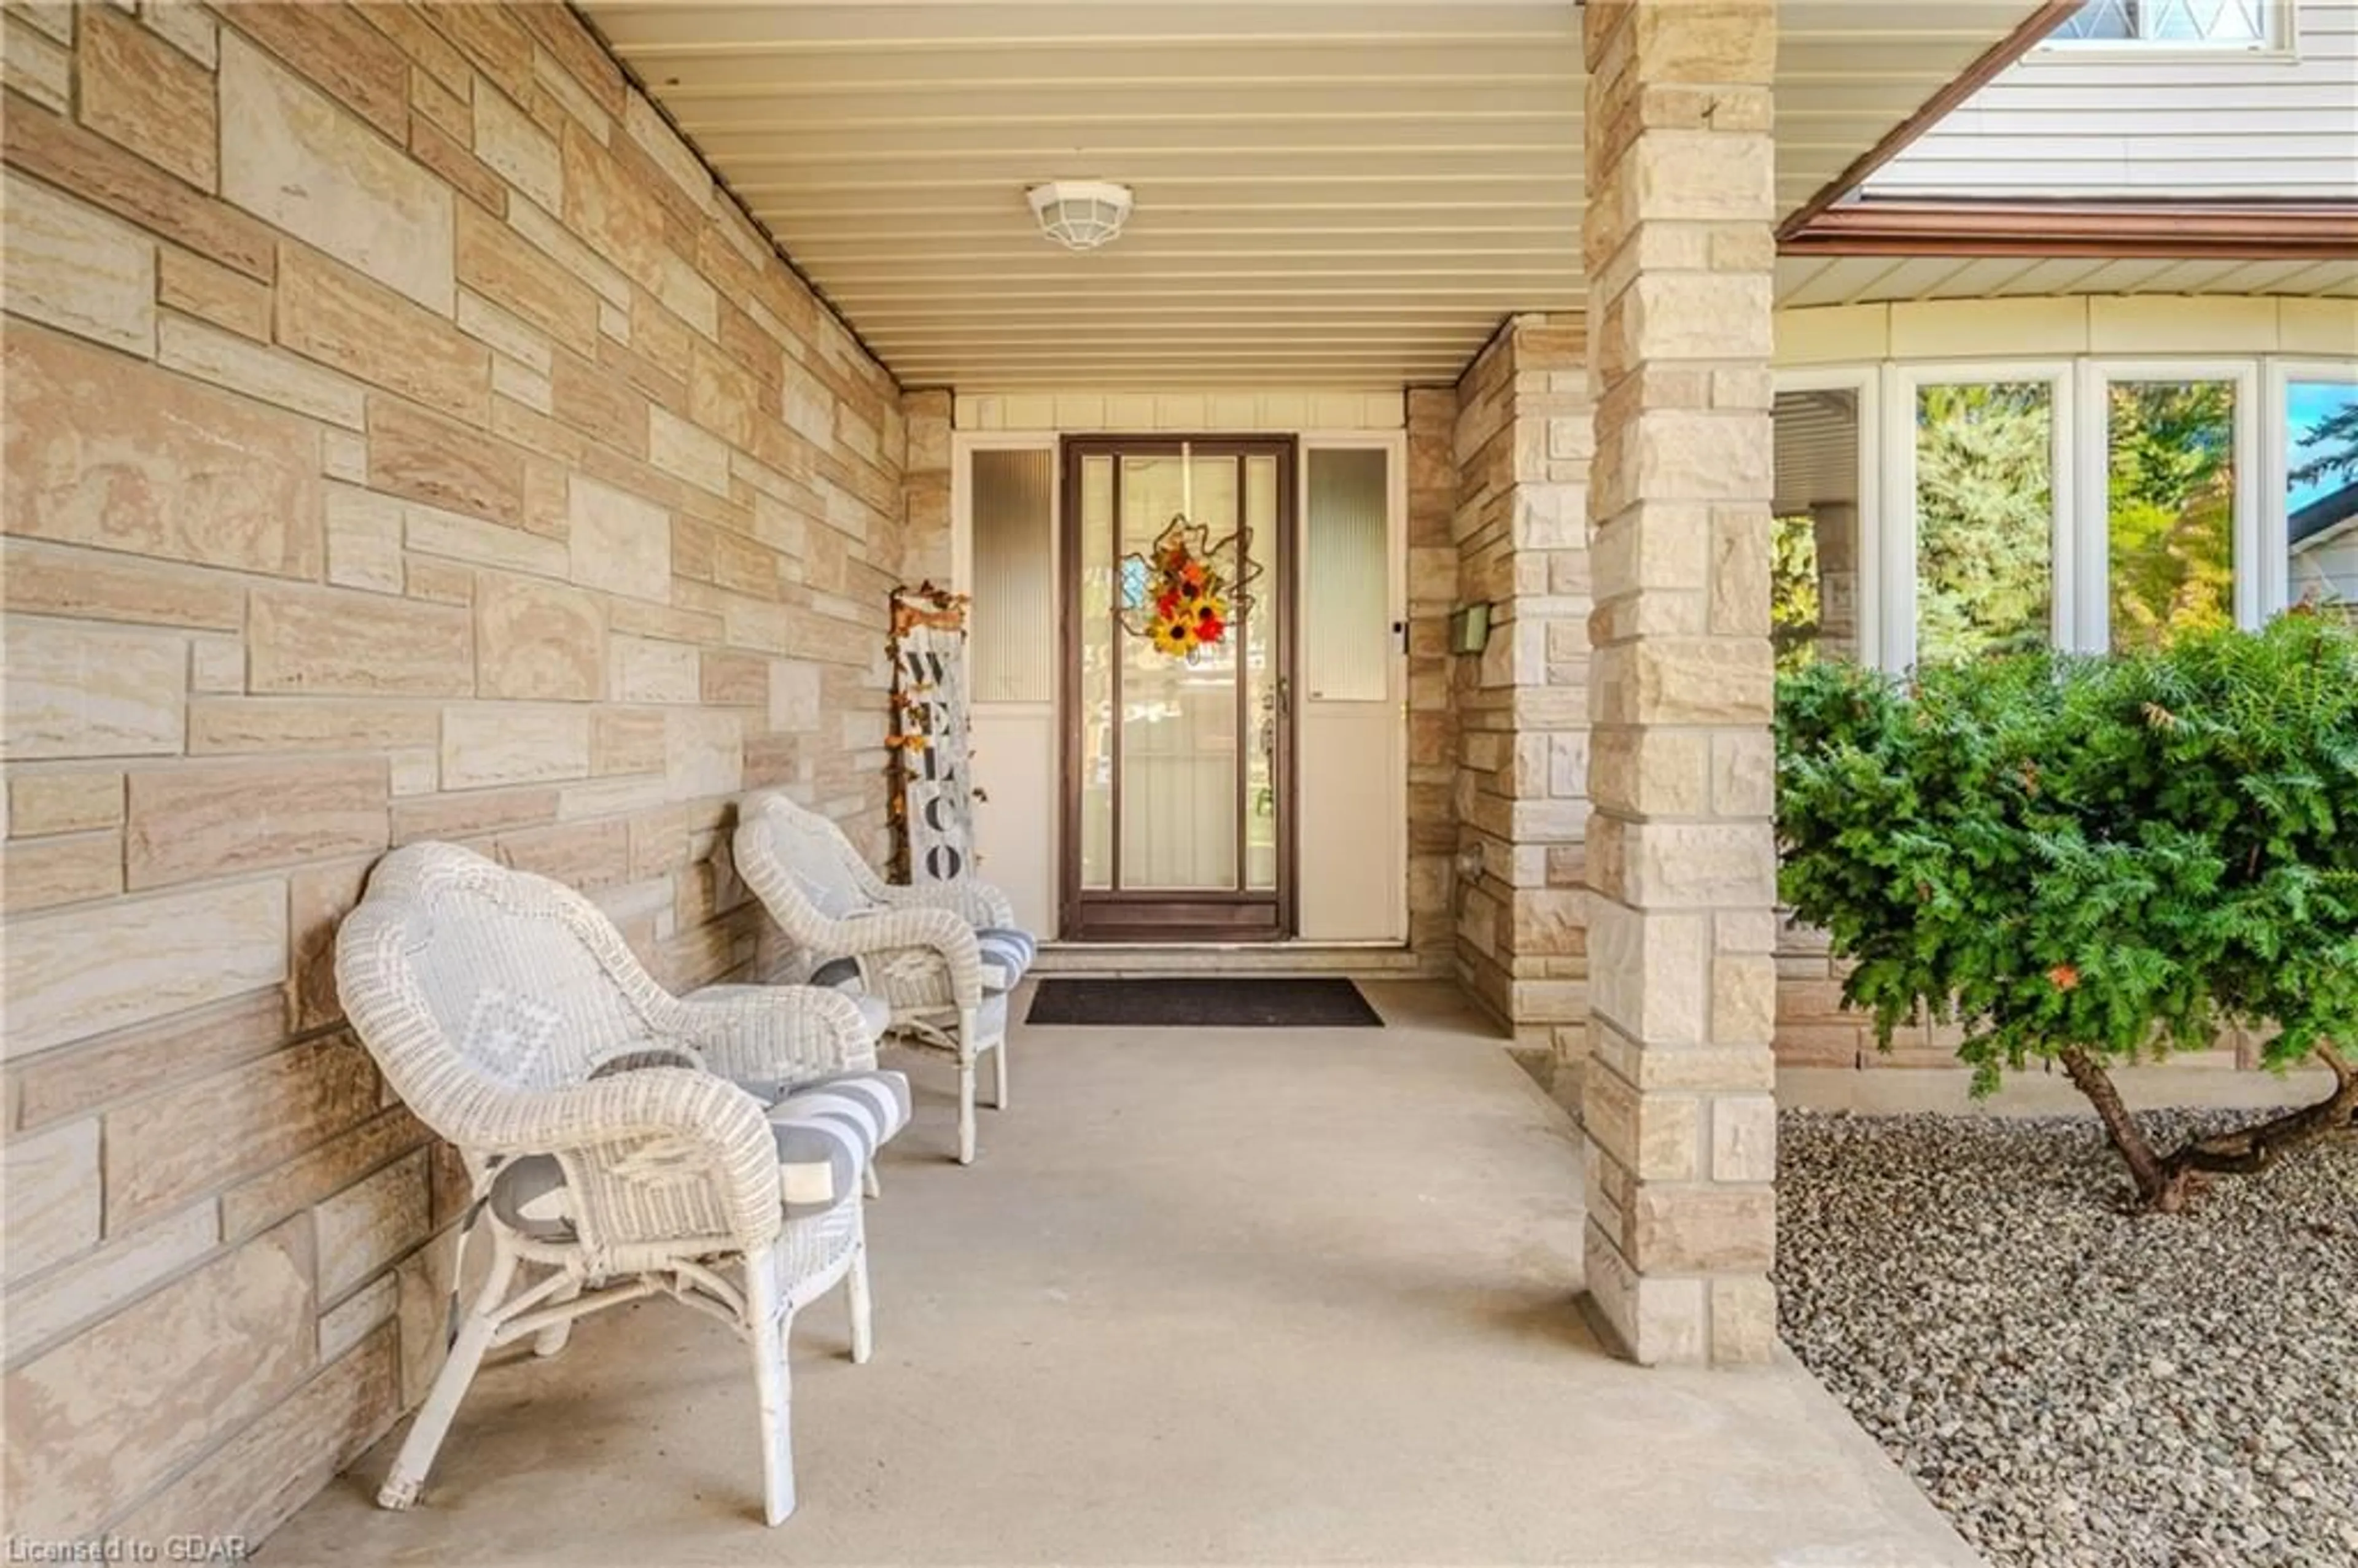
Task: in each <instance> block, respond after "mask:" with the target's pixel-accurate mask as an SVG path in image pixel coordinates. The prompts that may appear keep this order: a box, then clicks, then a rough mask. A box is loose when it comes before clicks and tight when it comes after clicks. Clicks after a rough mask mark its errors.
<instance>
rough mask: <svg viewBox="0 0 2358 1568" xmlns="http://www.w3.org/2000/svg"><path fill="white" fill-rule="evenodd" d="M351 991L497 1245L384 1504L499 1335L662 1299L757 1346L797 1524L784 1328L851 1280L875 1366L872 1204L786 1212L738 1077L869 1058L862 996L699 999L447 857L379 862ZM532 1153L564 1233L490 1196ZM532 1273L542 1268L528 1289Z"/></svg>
mask: <svg viewBox="0 0 2358 1568" xmlns="http://www.w3.org/2000/svg"><path fill="white" fill-rule="evenodd" d="M336 983H337V986H338V989H340V991H341V996H342V1000H343V1005H344V1009H345V1011H346V1014H347V1015H348V1017H349V1018H350V1020H351V1022H352V1027H353V1029H354V1030H355V1031H356V1032H357V1033H358V1034H359V1036H360V1038H361V1040H362V1042H363V1043H364V1044H366V1045H367V1047H368V1049H369V1051H370V1052H371V1053H372V1054H373V1055H374V1057H375V1059H376V1061H377V1063H378V1065H379V1066H380V1067H381V1068H382V1069H383V1071H384V1076H385V1078H386V1080H387V1081H388V1082H389V1083H390V1084H391V1085H392V1087H393V1088H394V1090H395V1093H397V1094H399V1095H400V1096H401V1098H403V1099H404V1100H405V1101H406V1102H407V1104H408V1105H409V1108H411V1109H412V1110H413V1111H415V1112H416V1115H417V1117H418V1119H420V1120H422V1121H423V1122H425V1123H426V1124H427V1126H428V1127H430V1128H432V1129H433V1130H435V1131H436V1132H438V1133H439V1134H440V1135H442V1136H443V1137H445V1138H447V1139H449V1140H450V1141H452V1142H453V1143H455V1144H456V1145H458V1147H459V1149H460V1152H461V1153H462V1154H463V1155H464V1156H465V1159H466V1162H467V1167H468V1170H469V1173H470V1174H471V1176H472V1178H473V1180H474V1185H475V1196H476V1199H477V1200H478V1206H479V1210H478V1212H479V1218H480V1222H481V1223H482V1224H484V1225H486V1226H488V1227H489V1228H490V1230H491V1234H492V1242H493V1253H492V1264H491V1270H490V1277H489V1278H488V1279H487V1280H486V1281H484V1283H483V1285H482V1288H481V1291H480V1292H478V1293H477V1295H476V1297H475V1301H474V1304H473V1307H472V1310H471V1311H470V1312H469V1313H468V1314H467V1315H466V1317H465V1319H464V1321H463V1324H462V1325H461V1326H460V1328H459V1331H458V1334H457V1337H456V1341H455V1343H454V1344H453V1346H452V1347H451V1350H450V1355H449V1360H448V1361H447V1362H446V1363H445V1364H444V1365H443V1368H442V1370H441V1373H440V1375H439V1376H438V1378H436V1379H435V1382H434V1387H433V1390H432V1391H431V1392H430V1393H429V1394H428V1395H427V1400H426V1402H425V1404H424V1406H423V1407H422V1408H421V1409H420V1410H419V1411H418V1413H417V1418H416V1422H415V1423H414V1424H413V1425H412V1426H411V1427H410V1429H409V1434H408V1436H407V1437H406V1439H405V1441H404V1442H403V1444H402V1445H401V1452H400V1454H399V1456H398V1457H397V1458H396V1459H395V1461H394V1465H393V1470H392V1473H391V1474H390V1475H389V1476H387V1477H386V1479H385V1482H384V1487H383V1488H382V1489H381V1490H380V1491H379V1492H378V1494H377V1501H378V1502H379V1503H380V1504H381V1505H383V1506H384V1507H386V1508H396V1509H397V1508H406V1507H408V1506H409V1505H410V1504H412V1503H414V1502H415V1501H416V1498H417V1494H418V1490H419V1488H420V1487H422V1486H423V1485H424V1483H425V1479H426V1475H427V1470H428V1469H429V1468H430V1467H431V1465H433V1462H434V1455H435V1452H436V1450H437V1449H438V1448H439V1447H440V1446H441V1443H442V1438H443V1436H444V1434H445V1433H447V1432H448V1431H449V1425H450V1420H451V1416H452V1415H453V1413H454V1412H455V1411H457V1409H458V1406H459V1401H460V1398H461V1396H463V1395H464V1393H465V1392H466V1390H467V1386H468V1384H469V1383H470V1382H471V1381H472V1380H473V1379H474V1376H475V1372H476V1369H477V1368H479V1367H480V1366H481V1362H482V1358H483V1356H484V1354H485V1352H487V1351H489V1350H490V1349H491V1348H492V1346H497V1345H503V1344H508V1343H511V1342H513V1341H514V1340H517V1339H521V1338H525V1337H526V1336H532V1337H534V1339H535V1348H536V1349H537V1350H538V1351H539V1352H540V1353H541V1354H543V1355H547V1354H553V1353H554V1352H555V1351H556V1350H557V1349H558V1348H561V1347H562V1346H563V1343H564V1339H565V1336H566V1335H567V1333H568V1331H569V1328H570V1325H571V1324H572V1322H573V1320H574V1319H576V1318H578V1317H579V1316H581V1315H583V1314H587V1313H590V1312H595V1311H599V1310H600V1309H603V1308H606V1307H610V1306H616V1305H621V1304H622V1303H627V1302H632V1301H636V1300H639V1299H641V1298H644V1297H647V1296H653V1295H658V1294H667V1295H671V1296H674V1297H676V1298H677V1299H678V1300H679V1301H681V1302H683V1303H687V1305H690V1306H693V1307H697V1308H698V1309H700V1310H702V1311H704V1312H706V1313H708V1314H711V1315H713V1316H716V1317H718V1318H719V1319H721V1320H722V1321H723V1322H725V1323H728V1324H729V1325H731V1326H732V1327H733V1328H735V1329H736V1330H737V1331H738V1332H739V1333H740V1334H741V1335H742V1336H745V1337H746V1338H747V1339H749V1340H750V1341H751V1342H752V1348H753V1370H754V1379H755V1383H756V1387H757V1390H758V1392H759V1398H760V1405H761V1414H762V1425H763V1440H764V1441H763V1482H764V1492H765V1504H766V1509H765V1511H766V1515H767V1518H768V1520H769V1522H770V1523H772V1524H776V1523H778V1522H779V1521H781V1520H782V1519H784V1518H785V1517H786V1516H787V1515H788V1514H790V1513H792V1512H793V1511H794V1507H795V1493H794V1458H793V1447H792V1439H791V1435H790V1426H789V1405H788V1384H787V1364H786V1341H787V1336H788V1333H789V1331H790V1329H791V1327H792V1324H793V1319H794V1315H795V1313H796V1312H797V1311H798V1310H799V1309H800V1308H802V1307H803V1306H805V1305H806V1304H808V1303H810V1302H811V1301H813V1300H814V1299H816V1298H817V1296H818V1295H820V1294H821V1293H823V1292H826V1291H827V1289H829V1288H830V1287H832V1286H833V1285H834V1284H835V1283H836V1282H837V1281H839V1280H847V1279H848V1281H849V1300H850V1312H851V1343H852V1359H853V1360H855V1361H865V1360H867V1359H868V1357H869V1353H870V1347H871V1326H870V1302H869V1291H868V1271H867V1256H866V1240H865V1230H864V1217H863V1210H864V1208H865V1205H864V1204H863V1203H862V1202H861V1200H860V1195H859V1194H858V1191H857V1189H856V1188H855V1189H854V1190H853V1191H852V1192H851V1194H850V1195H849V1196H848V1197H846V1198H844V1199H843V1200H842V1201H839V1202H837V1203H835V1204H834V1206H832V1207H830V1208H828V1209H827V1210H826V1211H825V1212H824V1213H823V1214H820V1215H817V1216H816V1217H796V1218H789V1217H786V1215H785V1213H784V1206H783V1204H782V1198H781V1185H780V1169H779V1155H778V1148H777V1144H776V1143H775V1141H773V1133H772V1130H771V1127H770V1124H769V1122H768V1120H767V1119H766V1118H765V1114H764V1101H763V1098H757V1095H756V1093H752V1092H748V1088H747V1087H740V1084H741V1083H742V1084H745V1085H749V1086H762V1087H763V1088H764V1090H765V1091H766V1089H768V1088H770V1087H774V1088H775V1090H776V1091H777V1092H778V1093H783V1092H784V1089H785V1088H786V1087H791V1086H793V1085H795V1084H801V1083H807V1082H809V1081H810V1080H814V1079H817V1078H821V1077H825V1076H829V1075H832V1074H837V1073H842V1072H847V1071H852V1070H857V1069H862V1068H872V1067H873V1066H874V1065H875V1030H874V1028H873V1027H872V1026H871V1024H870V1023H869V1022H866V1020H865V1019H864V1018H863V1016H862V1014H861V1011H860V1009H859V1007H858V1006H857V1005H856V1004H855V1003H854V1002H852V1001H851V1000H849V999H847V998H845V997H842V996H839V995H836V994H833V993H830V992H827V991H821V990H814V989H801V988H794V989H782V988H771V989H763V990H760V991H756V992H753V993H751V994H743V995H739V996H735V997H732V998H731V999H730V1000H725V1001H719V1002H703V1001H683V1000H679V999H678V998H676V997H674V996H672V995H671V994H670V993H669V992H667V991H665V989H663V988H662V987H660V986H658V985H657V984H656V983H655V982H654V979H653V978H652V977H651V976H649V975H648V974H647V972H646V971H645V970H644V968H641V967H640V965H639V964H638V962H637V961H636V960H635V959H634V958H633V957H632V955H631V951H630V949H629V947H628V946H626V945H625V944H624V943H623V941H622V935H621V934H620V933H619V932H617V931H616V930H615V929H614V927H613V926H612V925H611V923H610V922H608V921H607V919H606V918H605V916H604V915H603V914H601V913H600V911H599V910H598V909H597V907H596V906H595V905H593V904H591V903H590V902H589V901H588V900H587V899H585V898H583V897H581V895H580V894H579V893H577V892H573V891H571V890H570V889H568V888H565V887H563V886H560V885H559V884H557V883H556V882H553V881H548V880H546V879H545V878H542V877H536V876H531V875H527V874H525V873H524V872H520V871H510V870H508V869H506V868H504V867H502V866H499V865H495V864H493V863H492V861H490V860H484V859H483V858H482V857H481V856H480V855H476V854H474V853H472V852H471V851H469V850H466V849H459V848H457V847H455V846H452V845H448V844H414V845H411V846H409V847H408V848H406V849H397V850H395V851H394V852H393V853H392V854H390V855H388V856H386V857H385V859H384V860H383V861H381V862H380V863H379V864H378V866H377V868H376V870H375V871H374V872H373V874H372V876H371V877H370V879H369V885H368V892H367V896H366V897H365V898H363V899H362V902H361V904H360V907H359V908H358V909H357V910H355V911H354V912H353V913H352V915H351V916H350V917H349V918H348V919H347V920H346V921H345V922H344V925H343V927H342V929H341V931H340V932H339V933H338V934H337V939H336ZM651 1061H652V1062H660V1063H669V1064H676V1065H643V1064H644V1063H647V1062H651ZM616 1069H621V1070H616ZM601 1070H602V1071H604V1072H605V1074H606V1076H597V1075H599V1074H600V1072H601ZM731 1080H737V1081H735V1082H732V1081H731ZM770 1098H775V1096H774V1095H772V1096H771V1097H770ZM532 1155H553V1156H554V1157H555V1159H556V1161H557V1165H558V1166H559V1167H560V1168H561V1171H562V1180H563V1186H564V1189H565V1197H566V1201H567V1205H568V1208H569V1211H570V1215H569V1219H568V1222H567V1223H566V1224H565V1225H564V1226H563V1227H562V1228H563V1229H564V1230H565V1231H566V1232H567V1234H566V1235H565V1236H564V1237H562V1238H555V1239H552V1238H550V1237H548V1236H547V1235H546V1234H532V1233H527V1231H526V1230H525V1229H522V1228H519V1227H516V1226H514V1225H511V1224H509V1223H506V1222H504V1221H503V1219H502V1218H501V1217H500V1216H499V1213H498V1211H497V1209H496V1208H492V1207H488V1206H484V1205H483V1201H482V1200H484V1199H485V1198H486V1197H487V1196H488V1195H491V1194H492V1186H493V1183H494V1180H495V1178H496V1177H497V1176H498V1174H499V1173H500V1172H501V1171H502V1170H503V1168H505V1167H507V1166H508V1165H509V1164H510V1163H511V1162H514V1161H515V1160H516V1159H518V1158H519V1157H524V1156H532ZM520 1268H536V1269H545V1270H546V1271H547V1272H546V1277H545V1278H542V1279H539V1280H537V1281H532V1282H530V1283H528V1284H527V1285H526V1286H525V1288H524V1289H522V1290H521V1291H515V1292H514V1293H513V1294H511V1292H512V1290H513V1289H514V1285H515V1282H516V1279H517V1275H518V1271H519V1269H520ZM732 1276H733V1277H732ZM454 1288H455V1287H454Z"/></svg>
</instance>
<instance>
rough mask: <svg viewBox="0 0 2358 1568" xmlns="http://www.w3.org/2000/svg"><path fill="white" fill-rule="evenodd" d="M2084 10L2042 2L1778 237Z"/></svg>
mask: <svg viewBox="0 0 2358 1568" xmlns="http://www.w3.org/2000/svg"><path fill="white" fill-rule="evenodd" d="M2079 8H2080V0H2040V4H2039V9H2038V10H2036V11H2033V12H2032V13H2031V14H2030V15H2029V16H2027V17H2025V18H2024V19H2023V21H2022V23H2021V25H2020V26H2018V27H2016V28H2015V29H2014V31H2012V32H2010V33H2008V34H2006V37H2004V38H2000V39H1999V40H1998V41H1997V42H1996V44H1995V45H1993V46H1992V47H1991V48H1990V49H1989V50H1988V51H1987V52H1986V53H1985V54H1984V55H1983V56H1982V57H1981V58H1980V59H1976V60H1975V61H1974V63H1973V64H1971V65H1969V66H1967V67H1966V68H1965V73H1964V74H1963V76H1960V77H1959V78H1957V79H1956V80H1955V81H1952V82H1950V83H1949V84H1948V85H1947V86H1946V87H1943V88H1942V89H1941V91H1940V92H1935V93H1934V94H1932V96H1931V97H1930V98H1928V99H1926V100H1925V101H1924V103H1923V104H1922V106H1921V107H1920V108H1918V110H1917V111H1916V113H1914V114H1910V115H1909V116H1908V118H1906V119H1905V120H1902V121H1900V122H1899V124H1897V125H1894V126H1893V127H1891V129H1890V130H1888V131H1887V132H1886V133H1884V136H1883V139H1882V140H1881V141H1879V142H1877V143H1876V144H1875V146H1871V147H1869V148H1867V149H1866V152H1865V153H1863V154H1861V155H1860V156H1859V157H1857V158H1856V159H1855V161H1853V162H1852V164H1851V166H1850V167H1849V168H1846V169H1844V170H1843V171H1842V172H1841V173H1840V174H1838V175H1836V176H1834V178H1833V183H1831V184H1829V185H1828V186H1827V187H1826V188H1825V189H1823V190H1821V191H1819V192H1818V193H1817V194H1816V195H1815V196H1812V197H1811V198H1810V199H1809V200H1807V201H1804V202H1802V203H1801V206H1800V207H1799V208H1797V209H1795V211H1794V212H1793V215H1792V216H1791V217H1790V218H1788V219H1786V220H1785V222H1783V223H1781V224H1779V226H1778V229H1777V238H1778V239H1779V240H1780V241H1787V240H1790V239H1792V238H1793V237H1794V236H1795V235H1797V234H1799V233H1801V232H1802V231H1803V230H1805V229H1808V228H1810V227H1811V226H1812V224H1813V223H1815V222H1817V219H1818V215H1819V214H1820V213H1822V212H1823V211H1825V210H1826V209H1827V208H1829V207H1832V206H1833V204H1834V203H1835V202H1837V201H1839V200H1842V199H1843V198H1844V197H1845V196H1847V195H1849V194H1850V193H1851V192H1852V191H1854V190H1855V189H1858V188H1859V187H1860V186H1861V185H1864V184H1866V178H1867V176H1869V175H1871V174H1873V173H1874V172H1875V171H1876V170H1877V169H1878V168H1882V167H1883V166H1884V165H1885V164H1887V163H1888V162H1890V161H1891V160H1892V159H1893V158H1895V157H1898V156H1899V150H1900V149H1901V148H1902V147H1905V146H1907V145H1908V144H1909V143H1910V142H1912V141H1914V140H1915V139H1916V138H1917V137H1919V136H1920V135H1923V134H1924V133H1925V132H1927V131H1929V130H1931V128H1932V127H1933V126H1934V125H1935V124H1938V123H1939V122H1940V121H1942V119H1944V118H1946V117H1947V116H1948V114H1949V112H1950V111H1951V110H1952V109H1954V108H1955V107H1956V106H1957V105H1958V104H1960V103H1963V102H1964V101H1965V100H1966V99H1968V98H1970V97H1972V96H1973V95H1974V93H1976V92H1980V91H1981V90H1982V89H1983V88H1984V87H1985V86H1987V85H1988V84H1989V80H1990V78H1992V77H1994V76H1996V74H1997V73H1998V72H1999V71H2001V70H2005V69H2006V67H2007V66H2010V65H2012V64H2013V63H2014V62H2015V61H2016V60H2018V59H2021V58H2022V57H2023V56H2024V55H2026V54H2028V53H2029V52H2030V50H2031V48H2032V46H2034V45H2036V44H2037V43H2038V42H2039V40H2040V39H2042V38H2046V37H2047V35H2048V34H2050V33H2051V32H2053V31H2054V30H2055V29H2056V28H2058V27H2061V26H2062V25H2063V18H2065V17H2066V16H2070V15H2071V13H2072V12H2074V11H2077V10H2078V9H2079Z"/></svg>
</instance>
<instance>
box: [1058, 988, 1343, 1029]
mask: <svg viewBox="0 0 2358 1568" xmlns="http://www.w3.org/2000/svg"><path fill="white" fill-rule="evenodd" d="M1024 1022H1027V1023H1075V1024H1109V1025H1114V1026H1118V1027H1120V1028H1124V1029H1381V1028H1382V1027H1383V1026H1384V1021H1383V1019H1382V1018H1381V1017H1379V1015H1378V1014H1377V1012H1376V1010H1375V1009H1374V1008H1372V1007H1369V1006H1368V999H1367V998H1366V997H1363V996H1361V995H1360V994H1359V988H1358V987H1357V986H1355V985H1353V984H1352V983H1351V982H1350V981H1348V980H1347V979H1339V978H1336V977H1332V976H1328V977H1322V978H1319V979H1273V978H1271V977H1266V976H1254V977H1251V978H1244V979H1232V980H1219V979H1130V980H1125V979H1110V978H1109V979H1044V980H1042V981H1041V982H1040V984H1039V988H1038V989H1036V990H1034V991H1033V994H1032V1011H1030V1012H1029V1013H1027V1014H1025V1015H1024Z"/></svg>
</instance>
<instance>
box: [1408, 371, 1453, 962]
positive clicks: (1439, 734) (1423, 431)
mask: <svg viewBox="0 0 2358 1568" xmlns="http://www.w3.org/2000/svg"><path fill="white" fill-rule="evenodd" d="M1456 443H1457V389H1456V388H1455V387H1450V386H1433V387H1412V388H1410V389H1409V394H1408V945H1409V946H1410V947H1411V948H1412V949H1413V950H1414V951H1415V953H1416V955H1417V957H1418V960H1419V968H1420V969H1421V970H1422V972H1423V973H1425V974H1427V975H1433V976H1446V975H1449V974H1451V973H1453V972H1454V970H1455V967H1456V961H1457V906H1456V899H1455V878H1456V871H1455V864H1456V860H1457V810H1456V786H1457V713H1456V708H1455V705H1454V704H1453V702H1452V700H1451V697H1452V692H1451V689H1450V687H1451V666H1452V665H1453V663H1454V662H1455V661H1453V660H1452V658H1451V657H1450V654H1449V612H1450V611H1452V610H1454V609H1455V608H1456V606H1457V602H1458V582H1457V541H1456V538H1455V530H1456V524H1457V451H1456Z"/></svg>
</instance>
